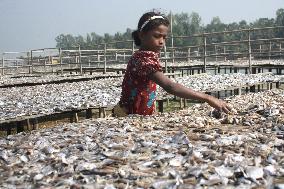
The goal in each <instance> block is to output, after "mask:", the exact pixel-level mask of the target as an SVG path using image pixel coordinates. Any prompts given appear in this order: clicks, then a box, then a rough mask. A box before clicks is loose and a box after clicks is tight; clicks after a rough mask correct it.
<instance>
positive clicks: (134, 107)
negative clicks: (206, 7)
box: [114, 12, 230, 116]
mask: <svg viewBox="0 0 284 189" xmlns="http://www.w3.org/2000/svg"><path fill="white" fill-rule="evenodd" d="M169 24H170V23H169V21H168V19H167V18H166V17H165V16H164V15H161V14H157V13H155V12H148V13H145V14H144V15H143V16H142V17H141V18H140V20H139V23H138V29H137V30H136V31H134V32H133V33H132V37H133V39H134V42H135V44H136V45H137V46H139V47H140V48H139V50H138V51H137V52H135V53H134V54H133V55H132V57H131V58H130V60H129V62H128V65H127V68H126V73H125V76H124V79H123V83H122V93H121V98H120V102H119V106H120V107H116V108H115V109H114V114H116V115H117V116H124V115H128V114H140V115H151V114H153V113H154V111H155V101H156V84H158V85H160V86H161V87H162V88H163V89H164V90H165V91H167V92H168V93H170V94H173V95H176V96H178V97H181V98H187V99H188V98H190V99H195V100H200V101H203V102H207V103H208V104H209V105H211V106H212V107H214V108H216V109H217V110H220V111H224V112H226V113H228V112H229V111H230V108H229V107H228V106H227V104H226V103H225V102H224V101H222V100H219V99H217V98H215V97H213V96H209V95H207V94H204V93H201V92H197V91H194V90H192V89H190V88H186V87H184V86H182V85H180V84H178V83H175V82H173V81H172V80H170V79H169V78H168V77H167V76H165V75H164V74H163V72H162V67H161V65H160V62H159V53H160V51H161V49H162V48H163V47H164V45H165V39H166V37H167V34H168V30H169Z"/></svg>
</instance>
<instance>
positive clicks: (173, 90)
mask: <svg viewBox="0 0 284 189" xmlns="http://www.w3.org/2000/svg"><path fill="white" fill-rule="evenodd" d="M151 80H153V81H154V82H156V83H157V84H158V85H160V86H161V87H162V88H163V89H164V90H165V91H166V92H168V93H170V94H173V95H175V96H178V97H180V98H187V99H194V100H200V101H203V102H207V103H208V104H209V105H210V106H212V107H214V108H216V109H217V110H220V111H224V112H225V113H229V112H230V107H229V106H228V105H227V104H226V103H225V102H224V101H223V100H219V99H217V98H215V97H213V96H210V95H207V94H205V93H202V92H198V91H194V90H192V89H190V88H187V87H184V86H182V85H180V84H178V83H175V82H173V81H172V80H171V79H169V78H168V77H167V76H165V75H164V74H163V72H155V73H153V74H152V75H151Z"/></svg>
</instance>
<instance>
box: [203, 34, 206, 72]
mask: <svg viewBox="0 0 284 189" xmlns="http://www.w3.org/2000/svg"><path fill="white" fill-rule="evenodd" d="M203 45H204V46H203V64H204V65H203V73H206V36H205V35H204V36H203Z"/></svg>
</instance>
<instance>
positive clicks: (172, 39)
mask: <svg viewBox="0 0 284 189" xmlns="http://www.w3.org/2000/svg"><path fill="white" fill-rule="evenodd" d="M170 17H171V24H170V26H171V45H172V63H175V54H174V53H175V51H174V34H173V14H172V12H170Z"/></svg>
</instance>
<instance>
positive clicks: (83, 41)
mask: <svg viewBox="0 0 284 189" xmlns="http://www.w3.org/2000/svg"><path fill="white" fill-rule="evenodd" d="M168 18H170V15H168ZM172 21H173V22H172V34H173V36H192V35H194V34H200V33H211V32H221V31H230V30H238V29H248V28H262V27H273V26H284V9H282V8H280V9H278V10H277V11H276V16H275V18H259V19H257V20H256V21H254V22H251V23H248V22H247V21H245V20H242V21H240V22H233V23H229V24H225V23H223V22H222V21H221V20H220V18H219V17H213V18H212V20H211V22H210V23H209V24H207V25H203V24H202V19H201V17H200V15H199V14H198V13H196V12H192V13H191V14H188V13H178V14H173V15H172ZM132 31H133V30H132V29H130V28H127V29H126V32H125V33H120V32H117V33H115V34H114V35H111V34H108V33H105V34H104V35H103V36H101V35H98V34H96V33H95V32H92V33H88V34H87V36H85V37H83V36H82V35H78V36H73V35H71V34H60V35H58V36H57V37H56V38H55V41H56V47H57V48H63V49H73V48H78V46H80V48H81V49H97V48H99V47H98V45H97V44H102V43H110V42H114V41H126V40H131V39H132V38H131V33H132ZM245 37H246V36H245V33H242V32H236V33H231V34H228V35H221V34H219V35H213V36H212V37H210V38H208V39H207V43H218V42H221V41H232V40H236V41H237V40H242V39H244V38H245ZM271 37H278V38H280V37H282V38H283V37H284V29H283V28H281V29H277V30H272V31H270V32H265V31H258V32H253V33H252V34H251V39H259V38H271ZM201 43H202V39H201V38H198V37H193V38H185V39H178V38H177V39H175V41H174V45H175V46H185V45H186V46H192V45H200V44H201ZM167 45H170V40H168V41H167ZM111 47H112V48H130V47H131V44H130V43H114V44H112V45H111ZM100 48H101V47H100Z"/></svg>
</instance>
